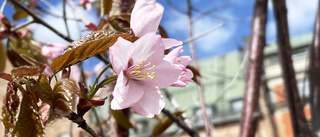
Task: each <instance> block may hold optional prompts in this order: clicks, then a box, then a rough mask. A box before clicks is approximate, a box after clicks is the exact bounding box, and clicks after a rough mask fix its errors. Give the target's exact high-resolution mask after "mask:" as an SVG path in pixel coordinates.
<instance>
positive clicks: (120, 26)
mask: <svg viewBox="0 0 320 137" xmlns="http://www.w3.org/2000/svg"><path fill="white" fill-rule="evenodd" d="M130 17H131V15H130V14H128V13H123V14H121V15H114V16H111V17H108V19H107V21H108V22H109V23H110V24H111V26H112V27H113V28H114V29H115V30H117V31H120V32H130Z"/></svg>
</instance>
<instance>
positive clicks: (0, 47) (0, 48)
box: [0, 41, 7, 72]
mask: <svg viewBox="0 0 320 137" xmlns="http://www.w3.org/2000/svg"><path fill="white" fill-rule="evenodd" d="M6 60H7V54H6V48H5V47H4V44H3V43H2V41H0V72H3V71H4V69H5V68H6Z"/></svg>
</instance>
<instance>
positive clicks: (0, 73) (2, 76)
mask: <svg viewBox="0 0 320 137" xmlns="http://www.w3.org/2000/svg"><path fill="white" fill-rule="evenodd" d="M0 78H2V79H4V80H8V81H10V82H12V80H13V77H12V75H10V74H7V73H4V72H0Z"/></svg>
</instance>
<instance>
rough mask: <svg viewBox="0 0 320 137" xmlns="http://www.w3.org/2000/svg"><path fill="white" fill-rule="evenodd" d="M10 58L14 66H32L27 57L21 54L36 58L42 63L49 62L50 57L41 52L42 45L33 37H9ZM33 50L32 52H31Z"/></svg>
mask: <svg viewBox="0 0 320 137" xmlns="http://www.w3.org/2000/svg"><path fill="white" fill-rule="evenodd" d="M8 44H9V47H8V49H7V50H8V51H7V54H8V58H9V60H10V61H11V63H12V65H13V66H14V67H19V66H23V65H28V66H30V65H31V64H30V63H28V62H27V61H26V60H25V59H23V58H22V57H21V56H20V55H21V54H24V55H27V56H29V57H30V58H32V59H35V60H37V61H39V62H41V63H47V62H48V59H47V58H46V57H44V56H43V55H42V54H41V48H40V45H39V44H38V43H36V42H34V40H32V39H31V38H21V39H17V40H15V39H8ZM31 51H32V52H31Z"/></svg>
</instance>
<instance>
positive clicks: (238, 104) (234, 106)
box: [230, 97, 243, 114]
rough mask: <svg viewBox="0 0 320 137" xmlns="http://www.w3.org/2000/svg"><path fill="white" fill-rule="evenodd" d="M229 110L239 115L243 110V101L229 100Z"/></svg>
mask: <svg viewBox="0 0 320 137" xmlns="http://www.w3.org/2000/svg"><path fill="white" fill-rule="evenodd" d="M230 107H231V108H230V109H231V112H232V113H233V114H240V113H241V111H242V108H243V99H242V97H241V98H235V99H231V100H230Z"/></svg>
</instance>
